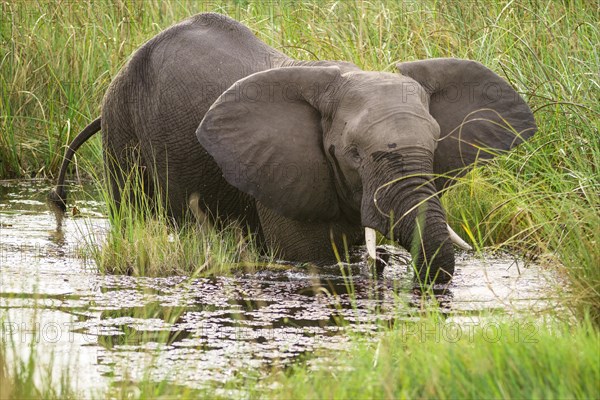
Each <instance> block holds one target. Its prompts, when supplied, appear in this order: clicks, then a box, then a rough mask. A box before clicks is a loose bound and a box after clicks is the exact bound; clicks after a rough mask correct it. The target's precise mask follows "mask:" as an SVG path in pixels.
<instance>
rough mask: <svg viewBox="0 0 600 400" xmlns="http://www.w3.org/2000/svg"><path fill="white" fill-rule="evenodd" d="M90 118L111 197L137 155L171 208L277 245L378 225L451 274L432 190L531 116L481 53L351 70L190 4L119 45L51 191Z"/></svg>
mask: <svg viewBox="0 0 600 400" xmlns="http://www.w3.org/2000/svg"><path fill="white" fill-rule="evenodd" d="M100 130H101V131H102V145H103V157H104V165H105V170H106V172H107V174H106V176H107V177H108V181H109V189H110V191H111V193H112V197H113V199H114V201H115V203H116V204H119V202H120V201H121V199H122V196H123V195H124V193H123V191H124V187H125V186H124V184H125V182H126V180H127V176H126V175H125V173H124V172H123V171H129V170H131V169H134V168H137V169H139V171H141V173H142V174H145V175H144V176H149V177H155V179H154V180H151V179H148V182H156V183H155V184H148V185H147V187H146V188H145V189H146V194H147V195H148V196H149V197H151V198H156V196H157V194H161V195H162V197H161V198H162V199H165V200H164V201H165V202H166V204H168V210H169V214H170V215H171V216H172V217H173V219H174V220H175V221H179V220H181V219H182V218H184V216H185V215H186V213H187V212H188V211H189V209H190V204H192V203H194V204H192V205H195V206H196V208H197V209H198V210H200V212H201V214H202V215H204V216H207V217H208V218H209V219H210V221H213V222H214V223H223V222H224V221H239V222H240V223H242V224H243V225H244V226H245V227H247V228H248V229H249V230H250V231H251V232H252V233H254V234H255V235H256V237H257V240H259V241H260V243H263V244H264V245H265V247H266V248H270V249H273V250H274V251H275V252H276V254H277V255H278V256H279V257H280V258H281V259H284V260H288V261H302V262H310V263H315V264H317V265H323V264H332V263H335V262H336V254H335V253H336V249H338V250H339V249H342V248H343V247H344V246H349V247H350V246H356V245H361V244H365V243H366V244H367V251H368V254H370V255H371V256H372V257H373V256H374V238H375V234H376V232H379V233H380V234H382V235H384V236H385V237H387V238H389V239H391V240H393V241H394V242H396V243H398V244H399V245H400V246H402V247H404V248H405V249H407V250H408V251H410V252H411V254H412V257H413V262H414V266H415V268H416V274H415V276H416V278H418V279H420V280H421V281H422V282H427V283H445V282H448V281H449V280H450V279H451V278H452V275H453V273H454V268H455V252H454V248H453V243H454V244H458V245H459V246H461V247H464V248H467V247H468V244H467V243H465V242H464V241H463V240H462V239H460V237H459V236H458V235H457V234H456V233H454V232H453V231H452V229H451V228H450V227H449V225H448V224H447V221H446V214H445V211H444V209H443V207H442V205H441V203H440V196H442V193H443V192H444V191H445V190H446V188H448V187H449V186H450V185H452V184H453V183H454V182H455V179H456V178H457V177H460V176H462V175H464V174H465V173H466V172H467V171H468V170H469V168H471V167H472V166H473V164H474V163H476V162H477V161H478V160H479V161H485V160H489V159H490V158H492V157H494V156H496V155H498V154H501V153H504V152H506V151H508V150H509V149H511V148H513V147H514V146H516V145H518V144H519V143H522V142H523V141H525V140H527V139H529V138H530V137H531V136H532V135H533V134H534V133H535V132H536V130H537V126H536V123H535V120H534V118H533V114H532V112H531V110H530V108H529V107H528V105H527V103H526V102H525V101H524V100H523V99H522V98H521V96H520V95H519V94H518V93H517V92H516V91H515V90H514V89H513V88H512V87H511V86H510V85H509V84H508V83H507V82H506V81H505V80H503V79H502V78H501V77H500V76H498V75H496V74H495V73H494V72H492V71H491V70H490V69H488V68H486V67H485V66H483V65H482V64H480V63H478V62H476V61H472V60H464V59H455V58H438V59H428V60H420V61H407V62H400V63H398V64H397V71H396V72H393V73H392V72H378V71H364V70H362V69H360V68H359V67H358V66H356V65H354V64H353V63H350V62H344V61H298V60H294V59H292V58H290V57H288V56H286V55H285V54H283V53H281V52H279V51H278V50H276V49H274V48H272V47H270V46H268V45H267V44H266V43H264V42H262V41H261V40H259V39H258V38H257V37H256V36H255V35H254V34H253V32H252V31H251V30H250V29H248V28H247V27H246V26H244V25H243V24H241V23H239V22H237V21H235V20H233V19H231V18H229V17H227V16H223V15H220V14H214V13H205V14H198V15H195V16H193V17H191V18H188V19H186V20H184V21H182V22H180V23H178V24H176V25H173V26H171V27H170V28H168V29H166V30H164V31H163V32H161V33H159V34H158V35H157V36H155V37H154V38H152V39H150V40H149V41H148V42H146V43H145V44H144V45H142V46H141V47H140V48H139V49H138V50H137V51H135V52H134V54H133V55H132V56H131V58H130V59H129V61H128V62H127V63H126V65H125V66H124V67H123V68H122V69H121V70H120V72H119V73H118V74H117V76H116V77H115V78H114V80H113V81H112V83H111V84H110V86H109V88H108V90H107V92H106V94H105V96H104V99H103V103H102V111H101V116H100V117H99V118H98V119H96V120H95V121H93V122H92V123H91V124H90V125H88V126H87V127H86V128H85V129H84V130H83V131H82V132H81V133H80V134H79V135H78V136H77V137H76V138H75V139H74V140H73V142H72V143H71V145H70V146H69V148H68V149H67V152H66V155H65V158H64V162H63V164H62V166H61V170H60V175H59V178H58V183H57V186H56V188H55V190H54V191H53V192H52V194H51V199H52V201H53V202H54V203H55V204H56V205H58V206H59V207H61V208H62V209H63V210H64V208H65V201H66V192H65V187H64V179H65V174H66V170H67V165H68V163H69V161H70V159H71V157H72V156H73V154H74V152H75V151H76V150H77V148H78V147H79V146H80V145H81V144H82V143H84V142H85V141H86V140H87V139H88V138H90V137H91V136H92V135H94V134H95V133H96V132H98V131H100Z"/></svg>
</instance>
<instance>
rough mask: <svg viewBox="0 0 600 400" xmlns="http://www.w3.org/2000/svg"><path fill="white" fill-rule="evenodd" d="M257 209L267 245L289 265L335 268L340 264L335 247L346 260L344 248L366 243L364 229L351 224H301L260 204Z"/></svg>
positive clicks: (258, 203) (257, 203)
mask: <svg viewBox="0 0 600 400" xmlns="http://www.w3.org/2000/svg"><path fill="white" fill-rule="evenodd" d="M256 208H257V210H258V216H259V218H260V223H261V227H262V232H263V236H264V240H265V244H266V245H267V246H268V247H269V248H271V249H273V250H274V251H275V254H276V255H277V256H279V257H281V258H283V259H285V260H288V261H301V262H312V263H315V264H317V265H327V264H334V263H336V262H337V261H338V260H337V258H336V255H335V251H334V246H335V248H337V251H338V254H339V255H340V257H341V258H342V259H344V252H345V249H344V246H345V245H347V246H348V247H351V246H354V245H356V244H358V243H359V242H360V240H361V239H362V229H361V228H360V227H357V226H356V225H352V224H349V223H347V222H300V221H296V220H293V219H289V218H286V217H283V216H282V215H281V214H278V213H277V212H275V211H273V210H270V209H268V208H266V207H264V206H263V205H261V204H260V202H256ZM344 239H345V242H346V243H344Z"/></svg>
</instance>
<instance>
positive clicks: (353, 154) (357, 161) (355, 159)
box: [348, 146, 362, 164]
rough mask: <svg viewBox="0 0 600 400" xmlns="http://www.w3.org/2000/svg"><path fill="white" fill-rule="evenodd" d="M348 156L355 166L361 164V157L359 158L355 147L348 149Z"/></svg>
mask: <svg viewBox="0 0 600 400" xmlns="http://www.w3.org/2000/svg"><path fill="white" fill-rule="evenodd" d="M348 156H349V157H350V159H351V160H352V162H353V163H355V164H360V163H361V162H362V157H361V156H360V152H359V151H358V149H357V148H356V147H354V146H353V147H350V148H349V149H348Z"/></svg>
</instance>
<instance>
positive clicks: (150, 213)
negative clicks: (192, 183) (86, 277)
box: [88, 169, 273, 276]
mask: <svg viewBox="0 0 600 400" xmlns="http://www.w3.org/2000/svg"><path fill="white" fill-rule="evenodd" d="M137 172H138V171H137V169H135V170H134V171H129V172H127V173H125V174H124V175H125V176H128V177H129V179H128V180H127V182H126V186H125V187H124V190H123V193H131V196H123V199H122V203H121V206H120V207H116V206H115V204H114V201H113V200H112V197H111V195H110V193H109V191H108V190H107V188H105V187H103V186H102V179H101V178H100V176H94V181H95V182H96V183H97V184H98V185H100V187H99V188H98V193H101V195H102V198H103V201H104V202H105V203H106V204H107V206H108V209H109V213H108V214H109V220H110V230H109V232H108V235H106V238H90V239H93V240H92V241H91V243H90V245H89V246H88V248H89V250H90V252H91V256H92V257H93V258H94V260H96V264H97V265H98V268H99V270H100V272H102V273H112V274H127V275H135V276H168V275H187V276H198V275H200V274H203V275H209V274H216V275H219V274H223V273H227V272H231V271H234V270H244V271H251V270H254V269H256V268H258V267H260V266H261V265H265V264H269V263H270V261H272V259H273V258H272V257H269V258H265V257H264V256H263V257H261V256H260V252H259V251H258V249H257V247H256V243H255V241H254V236H253V235H252V234H250V233H248V232H246V231H244V229H243V228H242V227H241V226H240V225H239V224H233V223H232V224H230V225H228V226H226V227H224V228H221V229H217V228H215V227H214V226H212V224H211V223H210V222H209V221H207V218H206V217H205V216H204V214H203V213H202V211H199V210H198V209H197V207H194V204H191V205H190V206H191V208H192V210H194V212H196V213H197V212H199V213H201V215H198V216H194V215H193V214H192V215H189V218H188V219H187V220H186V221H184V222H183V223H181V225H180V226H175V225H174V223H173V222H172V220H171V219H170V218H169V217H168V213H167V210H166V205H165V204H164V203H165V202H164V201H163V200H162V197H161V195H160V194H158V195H157V197H156V198H154V199H152V200H150V199H149V198H148V197H147V196H145V195H144V178H143V177H142V176H140V174H139V173H137ZM104 239H105V240H104ZM102 242H104V244H103V245H102V246H97V245H95V244H94V243H102Z"/></svg>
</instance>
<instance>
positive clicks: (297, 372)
mask: <svg viewBox="0 0 600 400" xmlns="http://www.w3.org/2000/svg"><path fill="white" fill-rule="evenodd" d="M484 321H485V320H484ZM456 328H457V325H456V326H455V325H453V323H448V322H447V321H446V322H445V321H443V320H440V321H438V322H437V324H436V323H435V322H434V321H432V320H427V321H423V322H416V323H413V322H407V323H404V324H401V325H400V326H399V327H397V328H396V329H394V330H393V331H392V332H390V333H389V334H387V335H385V336H383V337H382V338H381V339H378V340H375V341H374V342H363V343H362V344H360V345H358V346H356V347H355V348H354V349H353V351H352V352H351V353H349V354H348V355H347V357H338V358H335V359H334V360H329V361H328V362H327V363H326V364H322V365H321V364H317V365H318V367H317V368H315V369H309V368H306V367H305V366H297V367H294V368H292V371H291V372H289V373H287V374H285V375H283V376H277V377H276V379H277V382H278V386H277V387H278V389H276V390H275V392H274V393H272V394H271V396H272V397H273V398H276V399H284V398H285V399H293V398H306V399H323V398H370V399H373V398H375V399H384V398H385V399H414V398H442V399H443V398H450V399H469V398H480V399H496V398H505V399H506V398H509V399H516V398H520V399H536V398H540V399H552V398H580V399H586V398H597V397H598V395H600V388H599V387H598V382H599V379H600V364H599V363H598V358H597V357H598V351H599V346H598V342H599V341H600V335H599V333H598V331H597V330H596V329H594V328H593V327H592V326H591V325H589V324H583V325H581V326H578V327H576V328H575V329H572V330H567V329H565V328H564V327H558V328H557V329H549V328H548V327H544V328H541V327H539V326H536V325H535V324H533V323H527V322H511V323H503V322H493V321H490V322H482V323H481V325H479V326H471V329H466V328H465V326H464V325H462V328H458V329H456ZM567 366H568V367H567Z"/></svg>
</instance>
